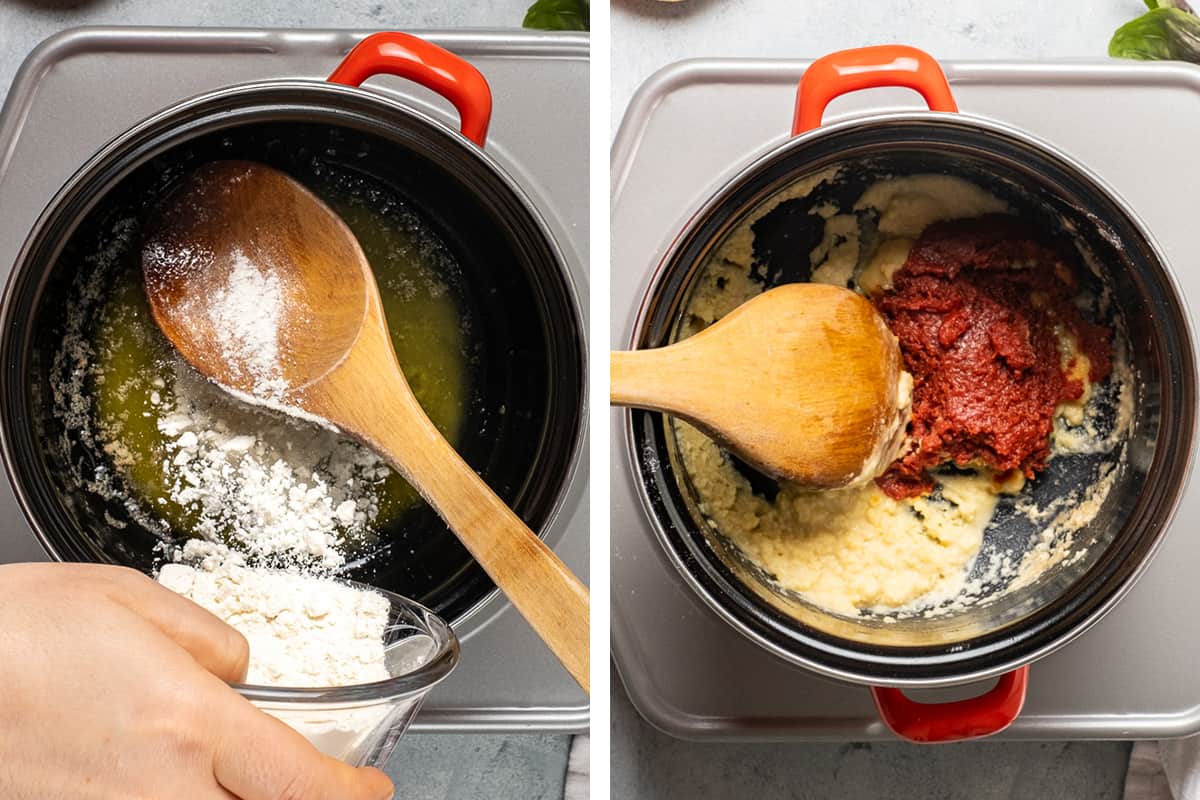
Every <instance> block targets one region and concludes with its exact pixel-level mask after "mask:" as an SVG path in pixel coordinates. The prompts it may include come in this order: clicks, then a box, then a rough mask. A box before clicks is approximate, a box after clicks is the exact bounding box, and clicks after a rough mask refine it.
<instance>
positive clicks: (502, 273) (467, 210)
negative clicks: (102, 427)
mask: <svg viewBox="0 0 1200 800" xmlns="http://www.w3.org/2000/svg"><path fill="white" fill-rule="evenodd" d="M314 92H319V93H320V95H321V96H318V97H314V96H313V95H314ZM226 158H238V159H248V160H252V161H258V162H262V163H265V164H268V165H271V166H273V167H276V168H278V169H280V170H283V171H284V172H287V173H288V174H290V175H292V176H293V177H294V178H296V179H297V180H299V181H300V182H301V183H303V184H305V185H306V186H308V187H309V188H311V189H312V190H313V191H314V192H316V193H317V194H318V195H322V196H328V195H329V192H330V191H333V190H338V191H341V190H342V189H344V188H345V186H346V185H353V186H355V187H358V188H359V189H361V190H362V191H363V192H367V193H369V192H370V191H371V190H372V189H373V188H379V189H383V190H384V191H385V192H387V193H390V194H391V195H392V196H395V197H398V198H400V203H401V204H402V205H403V206H405V207H406V211H407V212H408V213H412V214H416V215H419V216H420V218H421V219H422V221H423V222H424V223H425V224H426V225H427V226H428V228H430V229H431V230H432V231H433V232H434V233H435V235H436V236H437V237H438V238H440V240H441V242H442V243H443V244H444V246H445V247H446V248H448V250H449V251H450V253H451V254H452V257H453V258H452V262H453V263H455V264H457V269H456V270H455V274H447V275H442V276H440V277H441V278H442V279H443V280H444V281H445V282H446V284H447V285H448V286H449V287H450V289H451V291H453V292H454V293H455V294H456V296H457V297H456V299H457V302H458V307H459V309H460V312H461V314H462V317H463V319H464V320H469V325H468V326H467V331H468V332H467V334H466V336H467V353H468V359H469V360H468V362H467V363H468V378H467V381H468V385H467V396H468V399H467V400H466V402H465V406H466V409H465V417H464V422H463V424H462V426H461V434H460V438H459V440H458V442H457V448H458V450H459V452H460V453H461V454H462V455H463V456H464V458H465V459H466V460H467V462H468V463H470V464H471V466H472V467H474V468H475V469H476V470H477V471H478V472H479V473H480V474H481V475H482V476H483V478H484V479H485V480H486V481H487V483H488V484H489V485H490V486H491V487H492V488H493V489H495V490H496V492H497V493H498V494H499V495H500V497H502V498H503V499H504V500H505V501H506V502H508V503H509V504H510V505H511V506H512V507H513V508H514V509H515V510H516V512H517V513H518V514H519V515H520V516H521V518H522V519H524V520H525V521H526V523H528V524H529V525H530V527H531V528H532V529H533V530H535V531H540V530H542V529H543V528H544V527H545V526H546V523H547V522H548V521H549V520H550V519H551V517H552V515H553V513H554V511H555V509H556V506H557V504H558V502H559V501H560V499H561V495H562V493H563V491H564V489H565V486H566V483H567V481H568V477H569V475H570V473H571V470H572V464H573V459H574V458H575V456H576V453H577V450H578V446H579V436H580V430H581V409H582V407H583V386H584V378H583V370H584V367H583V343H582V330H581V323H580V321H579V317H578V312H577V308H576V305H575V300H574V295H573V290H572V288H571V286H570V284H569V282H568V281H569V279H568V278H567V277H566V269H565V265H564V264H563V263H562V262H561V258H560V256H559V254H558V252H557V250H556V248H555V247H554V245H553V243H552V242H551V241H549V240H548V238H547V234H545V233H544V232H543V229H542V227H541V226H540V223H539V221H538V220H537V219H536V217H535V216H534V215H533V214H532V213H531V212H530V211H529V210H528V209H527V207H526V206H525V205H524V204H523V203H522V201H521V200H520V198H519V197H518V196H517V195H516V194H515V192H513V191H512V190H511V189H510V188H509V187H508V185H507V184H506V183H505V181H504V180H503V179H502V178H501V177H500V176H499V175H498V174H496V172H495V170H494V169H493V168H492V167H490V165H489V164H488V163H487V162H486V161H485V160H483V159H481V158H480V157H478V156H477V155H475V154H473V153H471V152H469V149H468V147H467V146H466V145H464V144H463V143H461V142H459V141H456V140H455V139H454V137H451V136H450V135H449V134H448V133H446V132H444V131H441V130H439V129H437V128H436V127H435V126H432V125H430V124H428V123H426V122H424V121H422V120H420V119H418V118H416V117H413V116H410V115H407V114H405V113H403V112H398V111H395V110H388V109H386V108H385V109H383V110H381V109H380V108H379V107H378V105H377V104H373V103H371V102H370V101H369V100H366V99H364V98H362V97H360V96H357V95H354V94H351V93H345V92H336V91H328V90H326V91H321V90H320V89H292V90H289V91H288V92H284V93H283V94H282V95H281V93H280V91H279V90H278V89H275V90H274V91H273V92H269V93H266V94H262V95H261V96H259V95H256V94H255V93H254V92H253V91H250V92H242V93H240V94H237V93H235V94H234V95H232V96H226V97H219V98H216V99H214V100H210V101H209V102H208V103H206V104H203V105H200V106H195V105H193V107H192V108H191V109H189V110H188V111H187V112H186V113H180V114H176V115H174V116H172V117H171V118H170V119H166V120H162V121H160V122H159V123H158V124H155V125H151V126H149V127H147V128H146V129H144V130H143V131H141V133H140V134H138V135H136V136H134V137H132V138H130V139H128V140H127V141H124V142H121V143H119V144H118V145H117V146H116V147H114V148H110V151H109V152H108V153H107V154H106V155H105V157H104V158H103V159H101V160H99V161H98V162H96V163H94V165H93V166H92V167H90V168H85V171H84V173H82V174H81V176H77V179H76V181H75V182H74V183H73V184H72V185H71V186H70V187H69V188H68V189H67V190H66V193H65V194H64V195H62V196H60V198H59V199H58V201H56V203H55V204H54V205H53V206H52V208H51V210H50V211H49V212H48V215H47V216H45V217H44V218H43V220H42V223H41V224H40V225H39V227H38V229H37V230H36V231H35V233H34V235H33V236H32V237H31V240H30V241H29V243H27V246H26V249H25V250H24V255H23V258H22V260H21V262H20V263H19V264H18V266H17V269H16V270H15V272H14V277H13V279H12V281H11V284H10V287H9V313H8V315H7V319H8V323H7V325H6V327H5V329H4V331H3V342H2V345H0V346H2V348H3V354H4V366H5V386H6V394H7V395H8V397H7V398H6V399H7V401H8V402H6V403H5V404H4V405H5V408H4V411H3V414H4V417H3V428H4V433H5V442H6V451H7V452H6V456H7V460H8V465H9V468H10V471H11V472H12V474H13V477H14V479H15V482H16V483H17V485H18V487H19V489H20V490H21V493H22V495H23V497H24V500H25V505H26V509H27V512H28V513H29V515H30V516H31V517H32V520H33V522H34V526H35V528H36V530H37V532H38V533H39V535H40V536H41V537H42V540H43V542H44V544H45V545H46V546H47V549H48V550H50V552H51V553H52V554H53V555H55V556H56V557H58V558H61V559H64V560H71V561H92V562H102V563H116V564H124V565H128V566H132V567H136V568H138V569H140V570H142V571H145V572H152V571H153V570H155V569H156V568H157V566H158V565H159V564H160V563H161V559H162V557H163V555H162V552H161V551H160V550H156V545H158V544H160V542H161V541H162V540H163V539H164V533H163V532H162V531H159V530H154V529H152V528H149V527H147V526H146V525H143V524H141V523H139V522H138V520H137V519H134V518H132V517H131V516H130V514H129V513H128V511H127V510H126V508H125V507H123V506H122V505H121V504H120V503H118V502H114V501H112V500H105V499H104V498H102V497H101V496H99V495H97V494H92V493H89V492H86V491H83V490H81V489H80V488H79V487H78V486H77V485H75V484H74V482H73V481H72V479H71V478H70V476H71V475H72V474H73V473H74V472H84V473H86V472H87V471H89V470H94V469H95V466H96V464H95V463H94V462H95V460H96V454H95V452H94V451H93V450H91V449H89V448H85V447H83V446H81V445H80V444H79V442H77V441H73V440H72V437H71V436H70V435H68V433H67V431H66V430H64V427H63V424H62V423H61V421H60V420H59V419H57V418H56V416H55V415H54V413H52V409H53V403H52V394H51V386H50V382H49V377H50V370H51V367H52V359H53V355H54V353H55V351H56V350H57V349H58V348H59V347H60V345H61V342H62V337H63V331H64V319H65V313H66V307H67V299H68V297H69V295H70V292H71V287H72V285H73V283H74V282H75V279H76V277H77V276H76V274H75V268H76V267H77V265H79V264H83V263H86V258H87V256H89V255H90V254H91V253H93V252H95V250H96V248H97V247H98V246H100V245H101V244H102V243H103V241H104V239H105V236H106V235H108V234H107V232H108V231H109V230H110V229H111V227H112V224H113V221H114V220H119V219H122V218H126V217H131V218H133V219H135V220H138V224H139V225H140V223H141V221H143V220H144V219H145V218H146V216H147V214H148V213H149V212H150V211H151V210H152V209H153V208H154V207H155V204H156V203H157V202H158V201H159V199H160V198H161V197H162V196H163V195H164V193H166V192H168V191H170V189H171V188H172V187H173V185H174V184H175V182H176V181H177V180H178V179H179V177H180V176H181V175H183V174H185V173H186V172H187V171H188V170H190V169H192V168H194V167H195V166H197V165H199V164H202V163H205V162H208V161H212V160H217V159H226ZM127 249H128V252H127V253H123V254H122V256H121V257H122V258H134V259H136V258H137V257H138V256H137V252H138V236H137V235H136V234H135V235H134V236H133V238H132V241H131V244H130V246H129V247H128V248H127ZM114 520H115V521H116V522H117V523H118V524H117V525H114V524H113V521H114ZM379 533H380V536H379V543H378V545H377V546H375V547H373V548H372V549H371V550H370V551H369V552H367V553H365V554H363V555H362V556H361V557H360V558H358V559H357V560H354V561H351V562H350V563H349V564H348V565H347V567H346V568H345V571H344V572H343V574H344V576H345V577H348V578H350V579H353V580H357V581H361V582H365V583H370V584H373V585H376V586H379V587H382V588H384V589H388V590H390V591H393V592H396V593H398V594H401V595H404V596H406V597H410V598H412V599H415V600H416V601H418V602H419V603H421V604H423V605H425V606H427V607H429V608H431V609H433V610H434V611H436V612H437V613H439V614H440V615H442V616H443V617H445V618H447V619H450V620H453V619H456V618H458V617H460V616H461V615H462V614H463V613H464V612H466V611H467V610H468V609H470V608H471V607H473V606H474V605H475V604H477V603H478V602H479V601H480V600H481V599H483V598H484V597H485V596H487V595H488V594H489V593H490V592H491V591H492V590H493V588H494V587H493V585H492V583H491V581H490V580H489V579H488V578H487V576H486V575H485V574H484V573H483V571H482V570H481V569H480V568H479V567H478V566H477V565H476V564H475V563H474V561H473V560H472V559H471V558H470V556H469V555H468V553H467V552H466V550H465V549H464V548H463V547H462V546H461V545H460V544H459V542H458V540H457V539H456V538H455V537H454V536H453V534H451V533H450V531H449V530H448V529H447V528H446V526H445V525H444V524H443V523H442V522H441V520H440V519H439V518H438V517H437V516H436V514H434V512H433V511H432V510H431V509H430V508H429V507H428V506H426V505H424V504H419V505H418V506H416V507H414V508H412V509H410V510H408V511H405V512H403V513H402V514H401V515H400V516H399V517H398V518H395V519H393V520H391V521H390V522H389V523H388V524H387V525H386V526H385V527H383V528H382V529H381V530H380V531H379ZM165 536H166V537H167V538H169V537H170V533H169V532H168V533H167V534H165Z"/></svg>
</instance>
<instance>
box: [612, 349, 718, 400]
mask: <svg viewBox="0 0 1200 800" xmlns="http://www.w3.org/2000/svg"><path fill="white" fill-rule="evenodd" d="M691 350H692V348H689V347H688V343H687V340H684V341H682V342H678V343H676V344H673V345H669V346H667V347H658V348H654V349H652V350H624V351H623V350H614V351H612V352H611V353H610V354H609V392H608V396H609V402H610V403H611V404H612V405H614V406H633V407H635V408H647V409H650V410H653V411H666V412H668V413H680V412H686V411H691V412H693V414H695V412H697V411H699V410H700V409H704V408H707V407H708V406H709V405H710V404H711V402H712V400H713V398H712V397H703V396H696V394H697V392H696V390H697V388H698V387H699V388H700V389H701V393H703V389H704V387H707V386H708V384H709V381H710V377H711V375H712V374H713V371H714V365H713V364H711V363H708V364H706V363H697V362H696V361H695V360H694V359H692V358H690V356H691V355H692V353H691Z"/></svg>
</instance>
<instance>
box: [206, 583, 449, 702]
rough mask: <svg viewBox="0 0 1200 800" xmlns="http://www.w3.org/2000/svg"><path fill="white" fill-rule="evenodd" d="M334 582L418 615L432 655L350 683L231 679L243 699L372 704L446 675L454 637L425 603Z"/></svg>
mask: <svg viewBox="0 0 1200 800" xmlns="http://www.w3.org/2000/svg"><path fill="white" fill-rule="evenodd" d="M335 580H336V581H337V582H338V583H340V584H342V585H344V586H349V587H352V588H354V589H359V590H363V591H370V592H375V593H376V594H379V595H382V596H383V597H384V598H386V599H387V601H388V605H389V609H390V610H392V611H394V610H395V609H397V608H399V609H403V610H405V611H409V612H412V613H413V614H415V615H416V616H417V617H419V618H420V619H421V620H422V621H423V622H424V623H425V627H424V630H423V633H425V634H427V635H428V636H430V637H431V638H432V639H433V642H434V645H435V647H436V650H435V652H434V653H433V655H432V656H431V657H430V658H429V659H427V660H426V661H425V662H424V663H422V664H421V665H420V666H418V667H416V668H415V669H412V670H409V671H407V672H404V673H402V674H400V675H392V676H391V677H389V678H385V679H383V680H380V681H372V682H370V683H359V684H352V685H349V686H326V687H293V686H263V685H258V684H249V683H233V684H230V685H231V686H232V688H233V689H234V690H235V691H236V692H237V693H238V694H240V695H241V696H242V697H245V698H246V699H247V700H250V701H252V702H259V703H274V704H283V705H288V704H292V705H318V704H319V705H328V704H336V703H343V704H346V705H372V704H378V703H380V702H381V701H396V700H403V699H409V698H414V697H420V696H422V695H424V694H425V693H427V692H428V691H429V690H430V689H432V688H433V687H434V686H436V685H437V684H438V683H440V682H441V681H442V680H443V679H444V678H445V677H446V676H447V675H449V674H450V673H451V672H452V671H453V670H454V667H455V666H456V665H457V664H458V660H459V653H460V651H459V643H458V637H457V636H456V635H455V633H454V631H453V629H451V627H450V625H449V623H447V622H446V621H445V620H444V619H442V618H441V617H439V616H438V615H437V614H435V613H434V612H433V611H430V610H429V609H428V608H426V607H425V606H423V605H421V604H420V603H418V602H416V601H415V600H410V599H408V598H407V597H403V596H401V595H398V594H396V593H395V592H389V591H388V590H386V589H380V588H377V587H375V586H370V585H368V584H364V583H358V582H356V581H351V580H345V579H341V578H336V579H335Z"/></svg>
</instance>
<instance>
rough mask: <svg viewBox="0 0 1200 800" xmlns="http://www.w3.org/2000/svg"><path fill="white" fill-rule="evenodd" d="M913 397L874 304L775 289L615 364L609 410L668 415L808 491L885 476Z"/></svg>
mask: <svg viewBox="0 0 1200 800" xmlns="http://www.w3.org/2000/svg"><path fill="white" fill-rule="evenodd" d="M910 400H911V379H910V378H909V377H908V375H907V374H906V373H905V372H904V368H903V362H902V360H901V357H900V349H899V346H898V345H897V343H896V337H895V336H893V335H892V332H891V331H890V330H889V329H888V327H887V323H885V322H884V320H883V318H882V317H881V316H880V315H879V313H878V312H877V311H876V310H875V307H874V306H873V305H871V303H870V301H868V300H867V299H866V298H864V297H862V296H861V295H858V294H856V293H854V292H852V291H850V290H849V289H843V288H839V287H836V286H827V285H824V284H818V283H793V284H786V285H784V286H778V287H776V288H774V289H771V290H769V291H766V292H764V293H763V294H761V295H759V296H757V297H755V298H753V299H752V300H750V301H748V302H746V303H744V304H742V305H741V306H739V307H738V308H736V309H734V310H733V311H732V312H730V313H729V314H727V315H726V316H725V317H723V318H722V319H721V320H719V321H718V322H716V323H714V324H713V325H710V326H709V327H708V328H705V329H704V330H703V331H701V332H700V333H698V334H696V335H694V336H692V337H690V338H687V339H684V340H682V341H680V342H677V343H675V344H672V345H670V346H668V347H661V348H657V349H651V350H637V351H632V352H614V353H613V354H612V356H611V401H612V403H613V404H614V405H623V406H634V407H638V408H647V409H652V410H656V411H664V412H667V413H670V414H674V415H675V416H678V417H680V418H682V419H685V420H687V421H688V422H690V423H692V424H693V425H695V426H697V427H698V428H700V429H701V430H703V431H705V432H706V433H707V434H709V435H710V436H712V437H713V438H714V439H715V440H717V441H718V442H719V443H720V444H722V445H723V446H724V447H726V448H728V449H729V450H731V451H732V452H734V453H736V454H737V455H738V456H739V457H741V458H742V459H744V460H745V461H746V462H747V463H750V464H752V465H754V466H755V467H757V468H758V469H760V470H761V471H763V472H765V473H766V474H768V475H772V476H774V477H777V478H783V479H786V480H791V481H795V482H798V483H803V484H806V485H809V486H812V487H815V488H825V489H827V488H836V487H841V486H849V485H854V484H858V483H863V482H866V481H868V480H871V479H872V478H874V477H876V476H877V475H879V474H880V473H882V472H883V470H884V469H885V468H886V467H887V465H888V464H890V463H891V462H892V460H893V459H894V458H895V456H896V454H897V452H898V450H899V448H900V446H901V444H902V443H903V439H904V432H905V427H906V426H907V424H908V418H909V405H910Z"/></svg>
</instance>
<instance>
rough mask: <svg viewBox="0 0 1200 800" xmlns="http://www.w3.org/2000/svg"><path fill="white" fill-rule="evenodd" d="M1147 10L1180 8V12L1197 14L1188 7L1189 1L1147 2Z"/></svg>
mask: <svg viewBox="0 0 1200 800" xmlns="http://www.w3.org/2000/svg"><path fill="white" fill-rule="evenodd" d="M1146 8H1150V9H1155V8H1178V9H1179V10H1180V11H1186V12H1188V13H1189V14H1195V13H1196V12H1195V11H1193V10H1192V7H1191V6H1190V5H1188V2H1187V0H1146Z"/></svg>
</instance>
